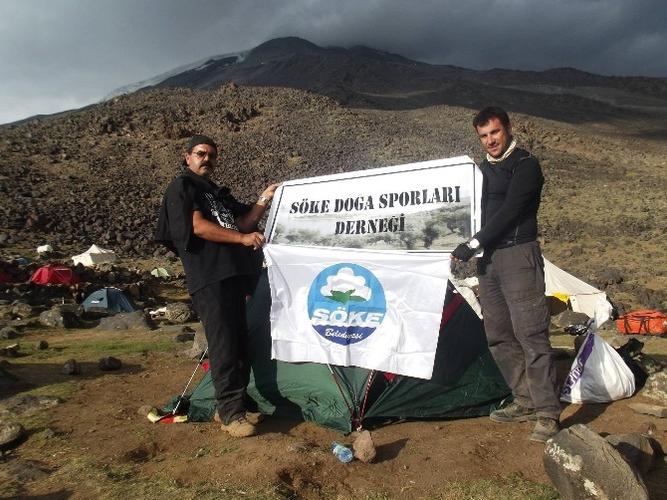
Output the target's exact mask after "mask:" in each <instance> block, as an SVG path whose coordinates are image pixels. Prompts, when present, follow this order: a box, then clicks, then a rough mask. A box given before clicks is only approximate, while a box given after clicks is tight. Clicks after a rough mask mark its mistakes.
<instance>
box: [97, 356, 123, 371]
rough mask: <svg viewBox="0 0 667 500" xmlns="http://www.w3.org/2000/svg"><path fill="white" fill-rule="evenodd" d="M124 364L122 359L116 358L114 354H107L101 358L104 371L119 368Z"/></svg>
mask: <svg viewBox="0 0 667 500" xmlns="http://www.w3.org/2000/svg"><path fill="white" fill-rule="evenodd" d="M122 366H123V363H122V362H121V360H120V359H118V358H114V357H113V356H107V357H104V358H101V359H100V361H99V367H100V370H102V371H112V370H119V369H120V368H121V367H122Z"/></svg>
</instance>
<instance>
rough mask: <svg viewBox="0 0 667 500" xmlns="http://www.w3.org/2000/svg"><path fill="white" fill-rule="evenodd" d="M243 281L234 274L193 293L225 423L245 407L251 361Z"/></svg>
mask: <svg viewBox="0 0 667 500" xmlns="http://www.w3.org/2000/svg"><path fill="white" fill-rule="evenodd" d="M245 285H246V283H245V280H244V278H242V277H233V278H228V279H226V280H223V281H218V282H217V283H212V284H210V285H207V286H205V287H204V288H202V289H200V290H197V291H196V292H195V293H194V294H193V295H192V304H193V306H194V308H195V310H196V311H197V314H198V315H199V319H201V322H202V323H203V324H204V334H205V335H206V340H207V341H208V359H209V362H210V370H211V380H212V381H213V387H214V388H215V399H216V401H217V408H218V414H219V415H220V418H221V419H222V422H223V423H224V424H228V423H229V422H230V421H231V420H232V418H233V417H234V416H236V415H238V414H239V413H243V412H245V409H246V407H245V390H246V386H247V385H248V380H249V377H250V364H249V362H248V349H247V344H248V328H247V324H246V311H245V291H246V286H245Z"/></svg>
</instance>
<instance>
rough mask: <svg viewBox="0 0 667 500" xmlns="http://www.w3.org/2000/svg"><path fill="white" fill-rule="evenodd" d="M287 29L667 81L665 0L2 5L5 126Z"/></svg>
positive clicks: (1, 117)
mask: <svg viewBox="0 0 667 500" xmlns="http://www.w3.org/2000/svg"><path fill="white" fill-rule="evenodd" d="M281 36H299V37H302V38H306V39H307V40H310V41H311V42H313V43H316V44H318V45H322V46H327V45H337V46H341V47H350V46H353V45H359V44H363V45H367V46H370V47H373V48H376V49H380V50H385V51H389V52H395V53H398V54H401V55H404V56H407V57H410V58H413V59H418V60H421V61H426V62H430V63H442V64H454V65H458V66H463V67H468V68H474V69H489V68H494V67H501V68H511V69H531V70H541V69H547V68H554V67H563V66H569V67H575V68H579V69H582V70H586V71H591V72H594V73H602V74H608V75H643V76H659V77H667V55H666V54H665V52H666V49H667V2H666V1H665V0H424V1H420V0H412V1H409V0H282V1H281V0H236V1H232V0H217V1H216V0H0V65H1V71H2V76H1V77H0V123H6V122H9V121H13V120H18V119H21V118H25V117H27V116H31V115H34V114H38V113H53V112H56V111H61V110H64V109H71V108H77V107H80V106H84V105H86V104H90V103H92V102H96V101H98V100H99V99H101V98H103V97H104V96H106V95H107V94H108V93H110V92H111V91H112V90H114V89H116V88H118V87H121V86H123V85H126V84H129V83H132V82H136V81H139V80H143V79H146V78H150V77H153V76H155V75H157V74H160V73H162V72H165V71H168V70H170V69H172V68H174V67H177V66H181V65H184V64H188V63H191V62H194V61H197V60H199V59H203V58H205V57H208V56H212V55H218V54H225V53H230V52H235V51H242V50H246V49H250V48H252V47H254V46H256V45H258V44H260V43H262V42H264V41H266V40H270V39H271V38H276V37H281Z"/></svg>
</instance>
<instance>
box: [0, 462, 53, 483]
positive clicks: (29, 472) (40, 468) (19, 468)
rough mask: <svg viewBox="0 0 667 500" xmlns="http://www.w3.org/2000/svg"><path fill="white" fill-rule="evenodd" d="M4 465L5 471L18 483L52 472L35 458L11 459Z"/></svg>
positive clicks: (41, 477)
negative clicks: (5, 466)
mask: <svg viewBox="0 0 667 500" xmlns="http://www.w3.org/2000/svg"><path fill="white" fill-rule="evenodd" d="M6 465H7V471H8V472H9V473H10V474H11V475H12V476H13V477H14V478H15V479H16V480H17V481H18V482H19V483H27V482H29V481H38V480H40V479H44V478H45V477H47V476H48V475H49V474H50V473H51V472H52V470H51V469H49V468H48V467H47V466H46V465H45V464H43V463H41V462H37V461H35V460H11V461H10V462H8V463H7V464H6Z"/></svg>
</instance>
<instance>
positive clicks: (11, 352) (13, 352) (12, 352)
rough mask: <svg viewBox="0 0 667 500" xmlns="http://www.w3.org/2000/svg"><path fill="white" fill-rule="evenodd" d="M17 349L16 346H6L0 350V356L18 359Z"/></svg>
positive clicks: (17, 346)
mask: <svg viewBox="0 0 667 500" xmlns="http://www.w3.org/2000/svg"><path fill="white" fill-rule="evenodd" d="M19 348H20V346H19V345H18V344H12V345H8V346H6V347H3V348H0V356H5V357H8V358H17V357H19V355H20V353H19Z"/></svg>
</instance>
